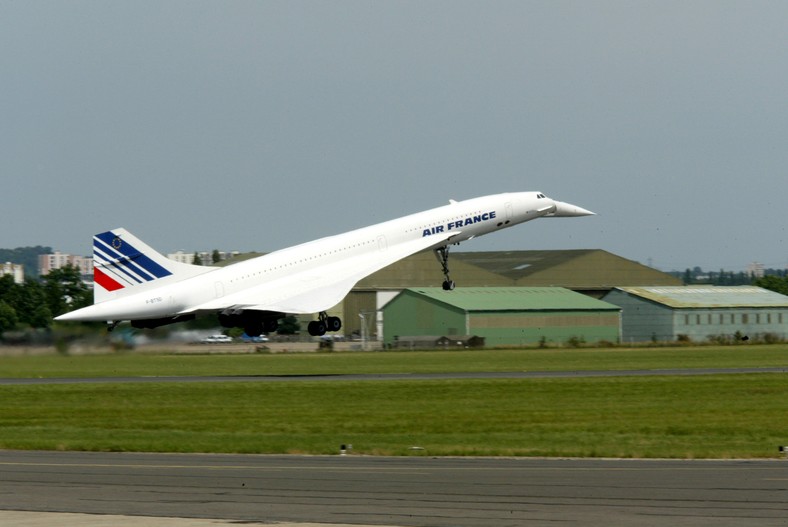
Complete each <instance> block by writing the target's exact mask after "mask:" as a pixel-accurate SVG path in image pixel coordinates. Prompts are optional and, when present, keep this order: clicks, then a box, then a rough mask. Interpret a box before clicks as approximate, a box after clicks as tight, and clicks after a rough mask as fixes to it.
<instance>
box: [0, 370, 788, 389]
mask: <svg viewBox="0 0 788 527" xmlns="http://www.w3.org/2000/svg"><path fill="white" fill-rule="evenodd" d="M786 372H788V369H786V368H782V367H758V368H690V369H687V368H675V369H662V370H578V371H501V372H452V373H379V374H366V373H365V374H336V375H227V376H210V375H209V376H178V377H167V376H161V377H158V376H151V377H46V378H32V377H27V378H11V377H4V378H0V385H23V384H96V383H133V382H142V383H157V382H186V383H200V382H316V381H326V382H330V381H386V380H392V381H393V380H406V381H419V380H445V379H549V378H553V379H558V378H572V377H575V378H576V377H648V376H655V375H681V376H694V375H734V374H745V373H786Z"/></svg>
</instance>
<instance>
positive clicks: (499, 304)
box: [407, 287, 621, 311]
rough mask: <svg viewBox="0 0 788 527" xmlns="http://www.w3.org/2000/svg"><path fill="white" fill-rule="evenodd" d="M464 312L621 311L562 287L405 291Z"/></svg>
mask: <svg viewBox="0 0 788 527" xmlns="http://www.w3.org/2000/svg"><path fill="white" fill-rule="evenodd" d="M407 291H410V292H412V293H416V294H419V295H424V296H426V297H428V298H431V299H433V300H436V301H438V302H442V303H444V304H447V305H450V306H454V307H457V308H459V309H462V310H464V311H548V310H556V309H558V310H570V311H571V310H575V311H585V310H591V311H619V310H620V309H621V308H619V307H617V306H614V305H613V304H609V303H607V302H603V301H601V300H596V299H595V298H591V297H590V296H586V295H583V294H580V293H575V292H574V291H570V290H569V289H564V288H563V287H458V288H457V289H455V290H454V291H444V290H443V289H441V288H440V287H414V288H410V289H407Z"/></svg>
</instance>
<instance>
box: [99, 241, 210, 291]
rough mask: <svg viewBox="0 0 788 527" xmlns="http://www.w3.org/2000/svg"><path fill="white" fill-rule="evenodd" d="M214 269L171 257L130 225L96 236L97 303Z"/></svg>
mask: <svg viewBox="0 0 788 527" xmlns="http://www.w3.org/2000/svg"><path fill="white" fill-rule="evenodd" d="M213 269H214V268H213V267H203V266H201V265H188V264H182V263H179V262H175V261H173V260H170V259H169V258H167V257H165V256H164V255H162V254H161V253H159V252H157V251H155V250H154V249H153V248H151V247H150V246H149V245H147V244H146V243H145V242H143V241H142V240H140V239H139V238H137V237H136V236H134V235H133V234H131V233H130V232H128V231H127V230H126V229H113V230H111V231H106V232H102V233H100V234H96V235H95V236H93V280H94V286H93V302H94V303H96V304H98V303H99V302H104V301H106V300H111V299H113V298H120V297H123V296H126V295H129V294H133V293H138V292H140V291H143V290H144V289H147V288H148V287H150V286H153V285H156V286H160V285H164V284H165V283H170V282H174V281H179V280H182V279H184V278H190V277H192V276H197V275H199V274H203V273H206V272H209V271H212V270H213Z"/></svg>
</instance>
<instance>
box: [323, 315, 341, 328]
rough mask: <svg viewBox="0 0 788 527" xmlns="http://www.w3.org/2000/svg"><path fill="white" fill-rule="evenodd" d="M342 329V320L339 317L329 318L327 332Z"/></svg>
mask: <svg viewBox="0 0 788 527" xmlns="http://www.w3.org/2000/svg"><path fill="white" fill-rule="evenodd" d="M340 329H342V320H340V318H339V317H328V318H327V319H326V331H339V330H340Z"/></svg>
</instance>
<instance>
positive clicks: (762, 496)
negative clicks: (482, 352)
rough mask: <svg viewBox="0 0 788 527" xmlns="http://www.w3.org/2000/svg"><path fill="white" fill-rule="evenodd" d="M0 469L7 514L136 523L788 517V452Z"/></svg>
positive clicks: (768, 521)
mask: <svg viewBox="0 0 788 527" xmlns="http://www.w3.org/2000/svg"><path fill="white" fill-rule="evenodd" d="M0 475H1V476H0V521H1V520H2V518H3V512H2V511H3V510H6V511H19V510H22V511H50V512H72V513H91V514H114V515H125V516H141V517H149V518H147V519H146V518H140V522H141V523H139V525H157V523H156V521H155V520H151V518H150V517H178V518H220V519H224V520H229V521H233V522H244V523H247V522H249V523H272V522H303V523H307V522H314V523H334V524H340V523H341V524H354V525H397V526H427V527H444V526H451V527H477V526H491V525H495V526H496V527H498V526H519V525H529V526H532V525H536V526H538V525H557V524H560V525H584V526H594V525H600V526H601V525H604V526H605V527H614V526H618V525H639V526H650V525H653V526H668V525H669V526H690V525H691V526H703V525H709V526H712V525H713V526H715V527H719V526H726V525H730V526H734V525H735V526H749V525H752V526H756V525H757V526H770V525H775V526H776V525H780V526H785V525H788V461H783V460H773V461H660V460H566V459H498V458H496V459H491V458H429V457H406V458H401V457H400V458H392V457H355V456H344V457H342V456H303V457H302V456H259V455H250V456H245V455H213V454H211V455H191V454H188V455H187V454H120V453H79V452H17V451H0ZM7 514H13V513H7ZM8 517H9V518H11V517H12V516H8ZM3 524H4V525H5V524H6V523H3ZM59 524H61V525H63V524H62V523H60V522H59ZM195 524H199V525H204V523H202V522H197V521H195ZM42 525H43V524H42ZM75 525H78V524H75ZM123 525H126V523H123ZM186 525H188V523H187V524H186Z"/></svg>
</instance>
